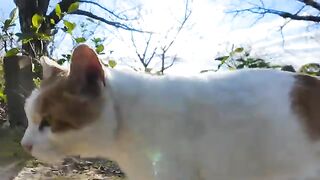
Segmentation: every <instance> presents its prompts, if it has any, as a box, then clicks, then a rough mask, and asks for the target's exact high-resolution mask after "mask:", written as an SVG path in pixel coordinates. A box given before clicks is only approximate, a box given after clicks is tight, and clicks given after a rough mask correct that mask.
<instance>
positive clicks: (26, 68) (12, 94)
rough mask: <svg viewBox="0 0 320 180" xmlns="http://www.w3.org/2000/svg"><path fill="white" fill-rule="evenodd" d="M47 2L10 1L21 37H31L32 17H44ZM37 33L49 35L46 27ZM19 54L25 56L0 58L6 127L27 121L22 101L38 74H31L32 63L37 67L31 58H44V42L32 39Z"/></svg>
mask: <svg viewBox="0 0 320 180" xmlns="http://www.w3.org/2000/svg"><path fill="white" fill-rule="evenodd" d="M49 1H50V0H14V2H15V4H16V5H17V7H18V9H19V21H20V29H21V33H23V34H32V33H33V31H34V30H32V29H31V27H32V16H33V15H34V14H36V13H37V14H39V15H45V14H46V12H47V10H48V6H49ZM40 31H41V32H47V31H49V32H50V29H49V30H48V28H47V27H46V25H44V26H41V29H40ZM22 50H23V51H22V52H23V54H24V55H26V56H15V57H10V58H5V59H4V64H3V65H4V73H5V82H6V89H5V91H6V94H7V98H8V112H9V122H10V126H11V127H14V126H23V127H26V125H27V119H26V115H25V112H24V102H25V98H26V97H28V96H29V95H30V93H31V91H32V89H33V88H34V83H33V77H39V76H40V75H41V73H39V72H41V68H37V69H38V71H37V72H35V73H34V74H33V71H32V63H34V64H35V66H39V63H37V62H36V60H35V57H38V56H39V55H47V42H42V41H41V40H37V39H35V40H32V41H31V42H29V43H27V44H23V45H22Z"/></svg>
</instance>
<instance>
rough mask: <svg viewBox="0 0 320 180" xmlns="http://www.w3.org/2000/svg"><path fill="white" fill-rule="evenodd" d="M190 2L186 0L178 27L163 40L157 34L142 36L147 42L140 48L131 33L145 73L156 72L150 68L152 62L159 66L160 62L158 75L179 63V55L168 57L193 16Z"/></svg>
mask: <svg viewBox="0 0 320 180" xmlns="http://www.w3.org/2000/svg"><path fill="white" fill-rule="evenodd" d="M191 13H192V11H191V8H190V1H189V0H186V2H185V9H184V14H183V17H182V18H181V20H180V21H179V22H178V25H177V26H173V27H170V28H169V29H168V30H167V31H166V32H165V35H164V37H163V38H160V39H159V37H156V36H157V34H156V33H154V32H153V33H149V34H140V35H142V36H144V39H145V42H144V43H142V46H144V47H142V46H138V45H137V42H136V37H135V35H137V34H135V33H134V32H132V33H131V42H132V45H133V47H134V50H135V54H136V56H137V58H138V62H140V64H141V65H142V66H143V68H144V71H145V72H151V71H152V70H155V69H156V68H155V67H150V66H151V62H153V63H154V64H157V62H160V65H159V66H160V68H159V70H157V71H156V73H157V74H164V71H165V70H166V69H168V68H170V67H172V66H173V65H174V63H175V62H176V61H177V59H178V57H177V55H168V52H169V50H170V49H171V48H172V46H173V45H174V43H175V42H176V41H177V38H178V36H179V34H180V32H181V31H182V30H183V29H184V28H185V26H186V23H187V21H188V20H189V18H190V16H191ZM156 58H158V59H156Z"/></svg>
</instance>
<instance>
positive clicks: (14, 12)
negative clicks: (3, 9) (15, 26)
mask: <svg viewBox="0 0 320 180" xmlns="http://www.w3.org/2000/svg"><path fill="white" fill-rule="evenodd" d="M17 18H18V8H14V9H13V10H12V11H11V12H10V19H11V20H12V21H14V20H16V19H17Z"/></svg>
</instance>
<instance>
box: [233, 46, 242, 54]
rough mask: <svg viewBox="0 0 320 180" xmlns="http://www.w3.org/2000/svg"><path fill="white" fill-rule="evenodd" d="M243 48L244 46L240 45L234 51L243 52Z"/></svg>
mask: <svg viewBox="0 0 320 180" xmlns="http://www.w3.org/2000/svg"><path fill="white" fill-rule="evenodd" d="M243 50H244V48H242V47H239V48H237V49H235V50H234V52H236V53H241V52H243Z"/></svg>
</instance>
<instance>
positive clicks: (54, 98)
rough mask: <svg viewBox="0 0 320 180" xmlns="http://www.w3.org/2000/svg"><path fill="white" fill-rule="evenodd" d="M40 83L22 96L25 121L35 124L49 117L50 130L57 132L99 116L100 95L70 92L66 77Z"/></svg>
mask: <svg viewBox="0 0 320 180" xmlns="http://www.w3.org/2000/svg"><path fill="white" fill-rule="evenodd" d="M43 83H44V84H42V85H41V87H40V88H39V89H36V90H34V91H33V92H32V94H31V95H30V97H29V98H28V99H27V100H26V104H25V110H26V113H27V117H28V120H29V123H31V122H32V123H33V124H38V125H39V124H40V123H41V121H42V120H43V119H44V118H47V119H48V118H49V119H50V124H51V128H52V130H53V131H57V132H58V131H59V132H61V131H66V130H70V129H79V128H82V127H84V126H86V125H87V124H89V123H91V122H94V121H95V120H96V119H97V118H98V117H99V113H100V111H99V109H100V108H99V106H101V98H96V99H90V98H87V97H84V96H83V95H81V94H74V93H72V87H71V86H72V85H70V83H68V80H67V79H66V78H61V79H56V80H53V81H51V83H49V82H47V81H44V82H43ZM30 121H31V122H30Z"/></svg>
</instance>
